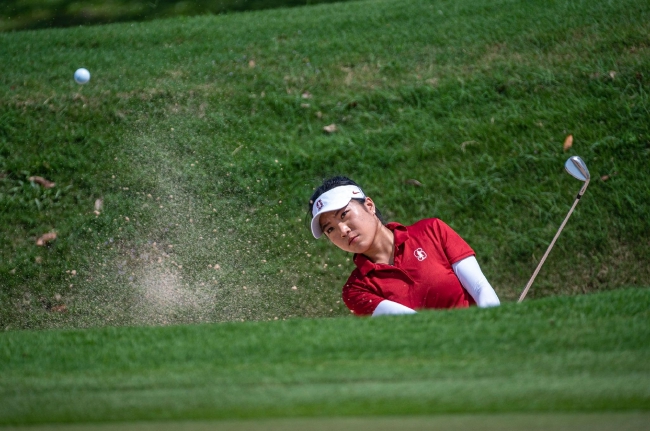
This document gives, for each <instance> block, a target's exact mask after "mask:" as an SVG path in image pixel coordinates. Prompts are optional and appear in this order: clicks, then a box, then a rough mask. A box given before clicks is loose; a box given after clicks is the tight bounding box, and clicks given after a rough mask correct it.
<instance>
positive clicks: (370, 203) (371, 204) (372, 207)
mask: <svg viewBox="0 0 650 431" xmlns="http://www.w3.org/2000/svg"><path fill="white" fill-rule="evenodd" d="M363 206H364V207H365V208H366V211H368V212H369V213H370V214H373V215H374V214H375V212H376V211H377V209H376V208H375V203H374V202H373V201H372V199H370V198H369V197H366V201H365V202H364V203H363Z"/></svg>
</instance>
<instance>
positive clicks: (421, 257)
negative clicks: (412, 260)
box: [413, 248, 427, 262]
mask: <svg viewBox="0 0 650 431" xmlns="http://www.w3.org/2000/svg"><path fill="white" fill-rule="evenodd" d="M413 254H414V255H415V257H416V258H417V259H418V260H419V261H420V262H422V261H423V260H424V259H426V258H427V254H426V253H425V252H424V250H422V248H418V249H417V250H415V251H414V252H413Z"/></svg>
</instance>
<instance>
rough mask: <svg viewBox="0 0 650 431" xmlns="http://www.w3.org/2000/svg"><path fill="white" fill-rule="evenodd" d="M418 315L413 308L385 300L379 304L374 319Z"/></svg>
mask: <svg viewBox="0 0 650 431" xmlns="http://www.w3.org/2000/svg"><path fill="white" fill-rule="evenodd" d="M413 313H416V311H415V310H413V309H412V308H408V307H407V306H405V305H402V304H398V303H397V302H393V301H389V300H388V299H384V300H383V301H381V302H380V303H379V305H378V306H377V308H375V311H373V313H372V317H375V316H386V315H389V314H393V315H395V314H413Z"/></svg>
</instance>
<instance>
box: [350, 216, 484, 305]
mask: <svg viewBox="0 0 650 431" xmlns="http://www.w3.org/2000/svg"><path fill="white" fill-rule="evenodd" d="M386 227H387V228H388V229H390V230H391V231H393V234H394V235H395V252H394V263H393V265H388V264H375V263H373V262H371V261H370V260H369V259H368V258H367V257H365V256H364V255H362V254H355V255H354V263H355V265H356V266H357V268H356V269H355V270H354V271H352V274H351V275H350V278H348V281H347V283H345V286H344V287H343V301H344V302H345V305H347V306H348V308H349V309H350V310H352V312H354V314H359V315H367V314H372V313H373V311H375V308H376V307H377V305H379V303H380V302H381V301H383V300H384V299H389V300H391V301H393V302H397V303H399V304H402V305H405V306H407V307H409V308H412V309H414V310H416V309H419V308H459V307H460V308H462V307H468V306H469V305H470V304H475V302H474V299H473V298H472V297H471V295H470V294H469V293H467V291H466V290H465V289H464V288H463V286H462V285H461V284H460V281H459V280H458V277H456V274H454V271H453V269H452V267H451V265H452V263H456V262H458V261H460V260H462V259H465V258H466V257H469V256H473V255H474V250H472V249H471V247H470V246H469V245H468V244H467V243H466V242H465V241H464V240H463V239H462V238H461V237H460V236H459V235H458V234H457V233H456V232H454V230H453V229H452V228H450V227H449V226H448V225H446V224H445V223H444V222H443V221H442V220H440V219H436V218H431V219H425V220H420V221H419V222H417V223H415V224H413V225H411V226H403V225H401V224H399V223H388V224H387V225H386Z"/></svg>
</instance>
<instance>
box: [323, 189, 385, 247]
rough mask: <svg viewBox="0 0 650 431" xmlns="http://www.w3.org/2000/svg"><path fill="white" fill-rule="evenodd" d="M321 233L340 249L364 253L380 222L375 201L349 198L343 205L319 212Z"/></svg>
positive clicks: (371, 241) (370, 243) (372, 239)
mask: <svg viewBox="0 0 650 431" xmlns="http://www.w3.org/2000/svg"><path fill="white" fill-rule="evenodd" d="M319 222H320V226H321V229H322V230H323V233H324V234H325V235H326V236H327V238H329V240H330V241H332V242H333V243H334V245H336V246H337V247H338V248H340V249H341V250H345V251H347V252H350V253H359V254H363V253H365V252H366V251H367V250H368V249H369V248H370V246H371V245H372V243H373V241H374V240H375V235H376V234H377V229H378V228H379V225H380V224H381V222H380V221H379V219H378V218H377V217H375V203H374V202H373V201H372V199H370V198H366V201H365V202H364V203H359V202H357V201H354V200H351V201H350V202H349V203H348V204H347V205H346V206H345V207H343V208H341V209H340V210H336V211H328V212H326V213H323V214H321V216H320V219H319Z"/></svg>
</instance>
